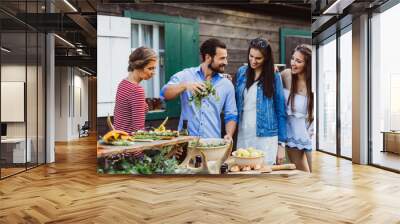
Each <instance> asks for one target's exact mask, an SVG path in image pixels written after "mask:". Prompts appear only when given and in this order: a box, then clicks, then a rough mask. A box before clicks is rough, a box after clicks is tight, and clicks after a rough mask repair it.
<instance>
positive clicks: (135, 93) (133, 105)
mask: <svg viewBox="0 0 400 224" xmlns="http://www.w3.org/2000/svg"><path fill="white" fill-rule="evenodd" d="M147 111H148V105H147V103H146V101H145V95H144V89H143V87H141V86H140V85H138V84H135V83H132V82H130V81H128V80H126V79H124V80H122V81H121V82H120V83H119V85H118V90H117V95H116V97H115V108H114V128H115V129H116V130H122V131H126V132H128V133H132V132H133V131H137V130H141V129H144V122H145V117H146V113H147Z"/></svg>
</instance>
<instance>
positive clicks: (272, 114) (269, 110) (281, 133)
mask: <svg viewBox="0 0 400 224" xmlns="http://www.w3.org/2000/svg"><path fill="white" fill-rule="evenodd" d="M246 70H247V65H245V66H242V67H240V68H239V69H238V71H237V72H236V86H235V87H236V88H235V92H236V105H237V111H238V123H239V122H241V118H242V116H243V105H244V102H243V101H244V90H245V88H246V81H247V76H246ZM256 122H257V124H256V125H257V130H256V134H257V136H258V137H272V136H277V135H278V140H279V142H286V138H287V137H286V105H285V96H284V94H283V85H282V80H281V75H280V74H279V72H277V73H275V93H274V96H273V98H268V97H266V96H265V95H264V92H263V90H262V86H261V85H258V86H257V118H256Z"/></svg>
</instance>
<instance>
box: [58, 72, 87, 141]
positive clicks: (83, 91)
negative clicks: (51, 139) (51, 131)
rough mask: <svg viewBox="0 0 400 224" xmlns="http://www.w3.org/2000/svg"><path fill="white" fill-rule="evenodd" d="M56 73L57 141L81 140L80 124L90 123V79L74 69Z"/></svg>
mask: <svg viewBox="0 0 400 224" xmlns="http://www.w3.org/2000/svg"><path fill="white" fill-rule="evenodd" d="M55 73H56V77H55V79H56V82H55V86H56V88H55V89H56V91H55V124H56V132H55V141H70V140H73V139H77V138H79V132H78V124H80V125H81V126H82V125H83V124H84V123H85V121H88V117H89V116H88V105H89V103H88V77H87V76H83V75H84V74H83V73H82V72H80V71H79V70H77V69H76V68H72V67H56V72H55ZM80 107H82V108H81V110H82V112H81V113H80Z"/></svg>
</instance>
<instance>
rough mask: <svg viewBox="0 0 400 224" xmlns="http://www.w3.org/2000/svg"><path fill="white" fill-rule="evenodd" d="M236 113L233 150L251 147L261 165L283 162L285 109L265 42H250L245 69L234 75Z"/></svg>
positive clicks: (278, 79) (278, 81) (279, 79)
mask: <svg viewBox="0 0 400 224" xmlns="http://www.w3.org/2000/svg"><path fill="white" fill-rule="evenodd" d="M235 87H236V88H235V92H236V105H237V109H238V123H239V129H238V141H237V148H249V147H253V148H256V149H258V150H262V151H264V152H265V157H264V158H265V161H264V162H265V164H268V165H272V164H274V163H276V164H280V163H282V162H283V160H284V159H285V146H284V144H285V142H286V108H285V97H284V94H283V85H282V80H281V75H280V73H279V72H275V69H274V63H273V56H272V49H271V46H270V44H269V43H268V41H266V40H264V39H261V38H257V39H254V40H252V41H251V42H250V46H249V49H248V65H245V66H242V67H240V68H239V69H238V71H237V73H236V86H235Z"/></svg>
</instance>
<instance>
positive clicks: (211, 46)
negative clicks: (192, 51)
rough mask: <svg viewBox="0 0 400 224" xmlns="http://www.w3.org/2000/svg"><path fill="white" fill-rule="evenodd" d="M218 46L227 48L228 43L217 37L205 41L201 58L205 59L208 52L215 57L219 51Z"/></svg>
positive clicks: (201, 47)
mask: <svg viewBox="0 0 400 224" xmlns="http://www.w3.org/2000/svg"><path fill="white" fill-rule="evenodd" d="M217 47H219V48H223V49H226V45H225V44H224V43H223V42H222V41H220V40H218V39H216V38H210V39H208V40H206V41H204V42H203V43H202V44H201V46H200V53H201V59H202V60H203V61H205V60H206V54H208V55H210V56H211V57H214V56H215V54H216V52H217Z"/></svg>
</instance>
